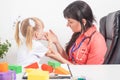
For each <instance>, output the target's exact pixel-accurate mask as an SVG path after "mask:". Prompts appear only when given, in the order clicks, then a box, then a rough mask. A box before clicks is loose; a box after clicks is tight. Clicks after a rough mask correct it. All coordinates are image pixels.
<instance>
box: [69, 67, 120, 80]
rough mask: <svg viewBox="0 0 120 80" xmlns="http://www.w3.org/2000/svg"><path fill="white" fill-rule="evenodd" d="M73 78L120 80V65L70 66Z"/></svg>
mask: <svg viewBox="0 0 120 80" xmlns="http://www.w3.org/2000/svg"><path fill="white" fill-rule="evenodd" d="M70 69H71V72H72V75H73V77H85V78H86V80H118V79H120V65H70Z"/></svg>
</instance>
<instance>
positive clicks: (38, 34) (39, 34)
mask: <svg viewBox="0 0 120 80" xmlns="http://www.w3.org/2000/svg"><path fill="white" fill-rule="evenodd" d="M43 33H44V32H43V28H42V29H37V30H36V31H34V35H33V37H34V38H35V39H36V40H41V39H42V37H43Z"/></svg>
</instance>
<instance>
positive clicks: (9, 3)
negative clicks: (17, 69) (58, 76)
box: [0, 0, 120, 57]
mask: <svg viewBox="0 0 120 80" xmlns="http://www.w3.org/2000/svg"><path fill="white" fill-rule="evenodd" d="M73 1H75V0H0V38H1V40H5V39H8V40H10V42H11V43H12V50H10V51H9V53H10V55H11V53H14V52H15V48H16V45H15V41H14V31H15V28H14V26H13V25H14V22H15V21H16V19H17V18H18V16H21V19H23V18H26V17H32V16H35V17H38V18H40V19H42V20H43V22H44V24H45V31H48V30H49V29H52V30H53V31H54V32H55V33H56V34H57V36H58V37H59V40H60V43H61V44H62V46H63V47H64V46H65V44H66V43H67V42H68V41H69V39H70V37H71V34H72V31H71V30H70V28H68V27H66V20H65V19H64V17H63V10H64V8H65V7H66V6H67V5H68V4H70V3H71V2H73ZM84 1H86V2H87V3H88V4H89V5H90V6H91V8H92V10H93V13H94V16H95V18H96V20H97V24H96V25H97V28H99V20H100V18H101V17H103V16H105V15H107V14H108V13H110V12H113V11H116V10H120V1H119V0H84ZM9 57H10V56H9Z"/></svg>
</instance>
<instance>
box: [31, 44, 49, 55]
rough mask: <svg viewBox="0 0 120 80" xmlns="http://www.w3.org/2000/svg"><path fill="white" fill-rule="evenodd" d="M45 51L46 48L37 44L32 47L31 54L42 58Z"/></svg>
mask: <svg viewBox="0 0 120 80" xmlns="http://www.w3.org/2000/svg"><path fill="white" fill-rule="evenodd" d="M47 51H48V48H47V47H45V46H44V45H43V44H41V43H40V42H39V43H37V44H36V46H34V47H33V50H32V54H33V55H36V56H39V57H43V56H44V55H45V53H46V52H47Z"/></svg>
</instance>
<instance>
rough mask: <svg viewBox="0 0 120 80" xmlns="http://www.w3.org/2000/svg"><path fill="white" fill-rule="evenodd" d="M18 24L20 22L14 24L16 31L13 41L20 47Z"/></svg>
mask: <svg viewBox="0 0 120 80" xmlns="http://www.w3.org/2000/svg"><path fill="white" fill-rule="evenodd" d="M19 24H20V21H18V22H17V23H16V31H15V40H16V43H17V45H18V46H20V37H19Z"/></svg>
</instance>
